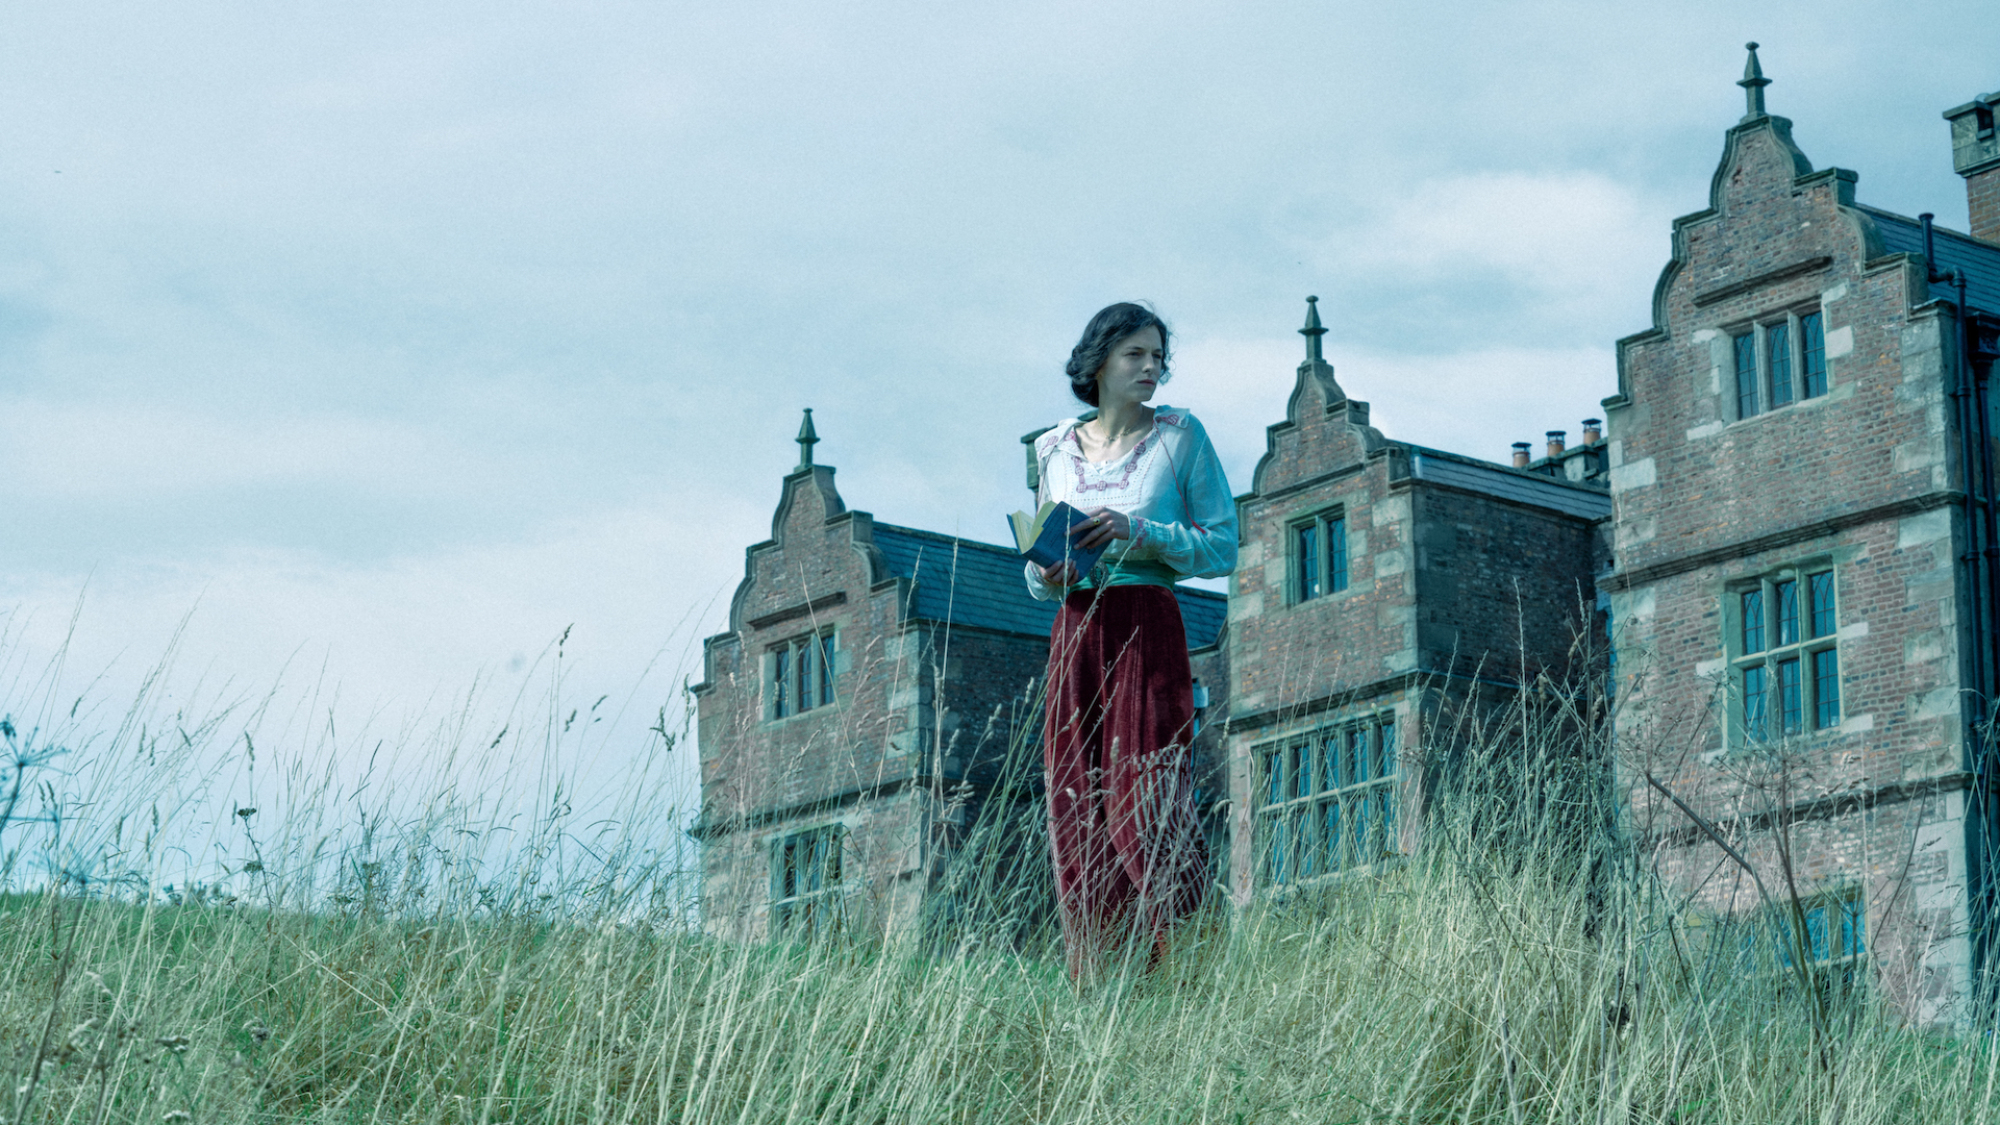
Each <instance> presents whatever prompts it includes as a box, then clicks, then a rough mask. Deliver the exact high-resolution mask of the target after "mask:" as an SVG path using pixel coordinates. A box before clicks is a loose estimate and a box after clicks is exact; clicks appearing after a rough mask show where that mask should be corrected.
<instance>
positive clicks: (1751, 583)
mask: <svg viewBox="0 0 2000 1125" xmlns="http://www.w3.org/2000/svg"><path fill="white" fill-rule="evenodd" d="M1822 578H1824V579H1825V585H1824V596H1823V597H1822V587H1821V585H1820V582H1819V580H1820V579H1822ZM1788 583H1789V584H1791V590H1790V594H1789V596H1790V598H1791V601H1792V604H1791V606H1790V607H1789V609H1790V613H1789V615H1788V614H1787V608H1788V607H1787V606H1786V605H1785V600H1786V597H1787V594H1786V590H1785V587H1786V585H1787V584H1788ZM1753 614H1754V615H1755V619H1754V620H1753V619H1752V615H1753ZM1788 616H1789V624H1790V628H1791V631H1790V633H1789V634H1787V632H1786V625H1787V618H1788ZM1722 619H1723V622H1724V624H1723V628H1724V629H1725V630H1726V631H1727V633H1726V636H1725V637H1724V643H1725V646H1726V651H1727V653H1728V659H1729V693H1728V694H1729V733H1730V736H1731V737H1730V742H1731V744H1733V745H1735V746H1738V747H1740V748H1748V747H1753V746H1768V745H1770V744H1772V743H1774V742H1780V741H1783V740H1784V739H1787V738H1811V737H1815V736H1818V735H1821V734H1824V733H1826V732H1828V731H1837V730H1839V729H1840V722H1841V719H1842V718H1843V716H1844V715H1845V705H1846V700H1845V699H1844V698H1843V694H1844V693H1843V692H1842V690H1841V683H1840V674H1841V673H1840V578H1839V568H1838V567H1837V566H1836V565H1835V564H1834V560H1833V559H1831V558H1829V557H1826V556H1823V555H1822V556H1815V557H1812V558H1807V559H1803V560H1800V561H1797V562H1793V563H1788V564H1786V565H1784V566H1781V567H1775V568H1772V569H1770V570H1766V571H1763V572H1761V573H1758V574H1755V575H1750V576H1748V577H1745V578H1740V579H1737V580H1735V581H1733V582H1730V583H1729V584H1728V585H1727V586H1725V587H1724V592H1723V613H1722ZM1788 635H1789V637H1790V638H1791V639H1789V640H1787V639H1786V637H1787V636H1788ZM1752 645H1755V646H1756V647H1754V648H1753V647H1751V646H1752ZM1788 665H1789V666H1790V668H1791V671H1790V672H1789V673H1788V672H1787V666H1788ZM1829 666H1830V667H1829ZM1829 679H1830V680H1831V683H1832V687H1831V691H1830V692H1829V691H1827V688H1826V681H1827V680H1829ZM1788 692H1789V694H1790V698H1788ZM1829 696H1830V698H1829ZM1788 703H1794V704H1795V705H1796V712H1797V721H1796V722H1795V723H1794V722H1793V721H1792V719H1791V709H1790V708H1788V706H1787V704H1788Z"/></svg>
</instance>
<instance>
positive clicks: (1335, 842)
mask: <svg viewBox="0 0 2000 1125" xmlns="http://www.w3.org/2000/svg"><path fill="white" fill-rule="evenodd" d="M1322 829H1324V831H1322V833H1320V839H1322V841H1326V869H1328V871H1340V849H1342V845H1344V843H1346V839H1344V837H1342V835H1340V801H1328V803H1326V823H1324V825H1322Z"/></svg>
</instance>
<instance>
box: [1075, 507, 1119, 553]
mask: <svg viewBox="0 0 2000 1125" xmlns="http://www.w3.org/2000/svg"><path fill="white" fill-rule="evenodd" d="M1069 534H1070V538H1072V539H1074V540H1076V545H1077V546H1078V547H1081V548H1082V549H1084V550H1086V551H1094V550H1096V549H1097V548H1099V547H1102V546H1104V545H1106V544H1108V543H1110V542H1111V541H1112V540H1114V539H1130V538H1132V517H1130V516H1128V515H1126V514H1125V513H1124V512H1120V511H1115V510H1113V509H1111V508H1097V509H1095V510H1093V511H1091V512H1090V518H1089V519H1087V520H1085V521H1083V522H1082V523H1079V524H1077V525H1076V526H1075V527H1073V528H1071V529H1070V532H1069Z"/></svg>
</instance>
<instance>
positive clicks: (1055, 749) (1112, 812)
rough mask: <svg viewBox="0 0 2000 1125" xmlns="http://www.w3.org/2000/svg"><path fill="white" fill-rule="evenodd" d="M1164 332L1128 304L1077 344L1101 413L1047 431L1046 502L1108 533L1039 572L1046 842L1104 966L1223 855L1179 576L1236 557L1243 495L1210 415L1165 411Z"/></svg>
mask: <svg viewBox="0 0 2000 1125" xmlns="http://www.w3.org/2000/svg"><path fill="white" fill-rule="evenodd" d="M1167 341H1168V332H1167V326H1166V325H1165V324H1164V323H1162V322H1161V320H1160V318H1159V316H1157V315H1156V314H1155V313H1154V312H1153V311H1152V310H1151V309H1148V308H1145V307H1144V306H1141V305H1134V304H1116V305H1112V306H1111V307H1110V308H1107V309H1105V310H1104V311H1102V312H1100V313H1098V314H1097V315H1096V316H1095V317H1092V318H1091V321H1090V324H1089V326H1088V327H1086V328H1085V329H1084V330H1083V339H1082V341H1081V342H1079V343H1078V344H1077V346H1076V348H1075V349H1074V350H1072V351H1071V352H1070V359H1069V366H1068V371H1069V380H1070V390H1071V391H1072V392H1073V393H1074V394H1075V395H1076V397H1077V398H1079V399H1082V400H1083V401H1084V402H1085V403H1087V404H1089V405H1091V406H1093V407H1096V410H1095V411H1094V412H1087V413H1085V414H1084V415H1082V416H1081V417H1078V418H1073V419H1071V420H1069V421H1067V422H1064V423H1062V424H1060V425H1058V426H1056V427H1055V428H1054V429H1052V430H1049V431H1048V432H1047V433H1045V434H1043V435H1042V436H1041V437H1040V438H1038V439H1037V440H1036V442H1035V456H1036V458H1037V459H1038V460H1039V461H1040V463H1041V489H1040V496H1039V497H1038V499H1039V500H1063V501H1067V502H1068V503H1069V504H1070V505H1071V506H1072V507H1075V508H1078V509H1081V510H1082V511H1084V512H1087V513H1089V515H1090V519H1089V521H1088V522H1086V523H1084V524H1081V525H1079V527H1078V528H1077V529H1076V531H1075V532H1073V534H1074V535H1075V537H1076V540H1077V543H1078V545H1079V546H1082V547H1085V548H1095V547H1097V546H1099V545H1104V544H1108V545H1109V546H1108V549H1107V550H1106V551H1105V553H1104V557H1103V558H1102V560H1100V561H1099V562H1098V564H1097V566H1096V567H1095V568H1094V569H1093V570H1092V571H1091V572H1090V573H1089V574H1086V575H1079V574H1077V573H1075V568H1074V567H1072V566H1071V565H1070V564H1069V563H1068V562H1063V563H1058V564H1056V565H1055V566H1052V567H1048V568H1043V567H1040V566H1037V565H1036V564H1034V563H1029V564H1028V567H1027V580H1028V589H1029V591H1030V592H1031V593H1033V594H1034V596H1035V597H1037V598H1040V599H1042V600H1044V601H1048V600H1052V599H1055V598H1061V599H1062V603H1063V604H1062V609H1061V610H1060V611H1059V612H1058V613H1057V615H1056V623H1055V628H1054V630H1053V631H1052V632H1051V634H1050V637H1049V673H1048V705H1047V711H1046V714H1045V716H1044V722H1043V741H1042V763H1043V769H1044V771H1045V780H1046V781H1047V784H1048V797H1049V846H1050V853H1051V857H1052V859H1053V861H1054V863H1055V872H1056V893H1057V897H1058V900H1059V902H1060V905H1061V909H1062V926H1063V944H1064V947H1065V948H1066V950H1067V952H1068V958H1069V969H1070V974H1071V975H1072V976H1074V977H1077V978H1079V979H1085V978H1089V977H1094V976H1095V975H1096V973H1097V970H1098V968H1099V963H1100V961H1101V959H1102V955H1103V954H1104V953H1106V952H1107V951H1108V950H1110V949H1111V948H1112V946H1113V945H1115V944H1117V943H1119V942H1121V941H1123V940H1126V939H1128V938H1130V939H1137V940H1141V941H1145V942H1147V943H1148V945H1149V946H1150V949H1149V955H1150V956H1155V957H1156V956H1157V955H1158V954H1159V952H1160V950H1161V949H1162V948H1163V947H1164V943H1165V940H1166V934H1167V930H1168V928H1169V927H1170V926H1171V925H1172V924H1173V923H1174V922H1175V921H1176V920H1177V919H1179V918H1181V917H1184V916H1185V915H1187V914H1188V913H1190V912H1191V911H1193V910H1194V908H1195V907H1196V906H1197V905H1198V904H1199V903H1200V901H1201V895H1202V891H1203V890H1204V889H1205V888H1206V887H1207V884H1208V857H1207V849H1206V847H1205V845H1204V843H1203V840H1202V835H1201V830H1200V823H1199V821H1198V819H1197V817H1196V814H1195V808H1194V793H1193V787H1192V784H1191V780H1190V774H1189V770H1190V761H1189V757H1190V755H1189V744H1190V742H1191V741H1192V739H1193V735H1194V703H1193V699H1192V696H1191V691H1190V688H1191V685H1190V682H1189V678H1188V654H1187V634H1186V632H1185V631H1184V629H1183V628H1182V625H1181V613H1180V603H1179V602H1177V601H1176V600H1175V598H1174V592H1173V584H1174V583H1175V582H1176V581H1178V580H1180V579H1182V578H1188V577H1202V578H1213V577H1219V576H1221V575H1225V574H1228V573H1229V572H1230V571H1231V570H1233V569H1235V567H1236V504H1235V501H1234V499H1233V498H1232V497H1231V495H1230V492H1229V482H1228V481H1227V480H1226V479H1224V477H1223V474H1222V465H1221V463H1220V462H1219V461H1217V460H1216V456H1215V449H1214V447H1213V446H1211V445H1209V443H1208V435H1207V433H1206V432H1204V431H1203V430H1202V427H1201V423H1199V422H1197V421H1195V420H1194V416H1193V415H1191V414H1189V413H1188V412H1187V411H1185V410H1177V409H1175V408H1173V407H1170V406H1150V405H1148V403H1149V401H1150V400H1151V399H1152V397H1153V393H1154V391H1156V390H1157V389H1158V388H1159V385H1160V384H1161V383H1164V382H1166V381H1167Z"/></svg>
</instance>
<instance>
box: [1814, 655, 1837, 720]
mask: <svg viewBox="0 0 2000 1125" xmlns="http://www.w3.org/2000/svg"><path fill="white" fill-rule="evenodd" d="M1813 725H1814V726H1816V727H1818V728H1820V729H1821V730H1825V729H1826V728H1828V727H1837V726H1839V725H1840V654H1839V653H1837V652H1835V651H1834V650H1832V649H1828V650H1826V651H1825V652H1815V653H1813Z"/></svg>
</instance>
